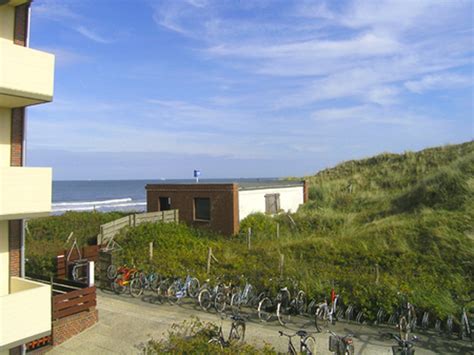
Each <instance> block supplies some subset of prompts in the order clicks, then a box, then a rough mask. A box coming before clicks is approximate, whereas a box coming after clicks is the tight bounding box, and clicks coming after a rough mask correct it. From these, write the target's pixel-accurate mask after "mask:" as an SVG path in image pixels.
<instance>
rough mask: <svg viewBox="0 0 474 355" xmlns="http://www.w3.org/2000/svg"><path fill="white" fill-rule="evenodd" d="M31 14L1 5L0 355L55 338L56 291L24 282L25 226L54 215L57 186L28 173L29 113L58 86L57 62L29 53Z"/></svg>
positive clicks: (16, 5)
mask: <svg viewBox="0 0 474 355" xmlns="http://www.w3.org/2000/svg"><path fill="white" fill-rule="evenodd" d="M29 14H30V3H29V1H25V0H10V1H9V0H0V354H19V353H21V352H22V351H24V344H25V343H27V342H29V341H31V340H34V339H37V338H40V337H42V336H46V335H48V334H50V333H51V287H50V286H49V285H45V284H41V283H37V282H33V281H30V280H28V279H25V278H24V276H25V249H24V245H25V242H24V239H25V237H24V236H25V234H24V221H25V219H29V218H34V217H37V216H43V215H47V214H48V213H49V212H50V210H51V185H52V173H51V169H50V168H28V167H25V148H26V146H25V136H26V134H25V132H26V107H27V106H30V105H36V104H41V103H44V102H49V101H51V100H52V97H53V82H54V56H53V55H52V54H49V53H45V52H42V51H38V50H35V49H32V48H29V47H28V33H29V28H28V25H29Z"/></svg>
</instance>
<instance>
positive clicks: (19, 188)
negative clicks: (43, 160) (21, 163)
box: [0, 167, 52, 220]
mask: <svg viewBox="0 0 474 355" xmlns="http://www.w3.org/2000/svg"><path fill="white" fill-rule="evenodd" d="M51 190H52V170H51V168H19V167H18V168H17V167H5V168H0V220H6V219H22V218H33V217H41V216H46V215H48V214H49V213H50V212H51Z"/></svg>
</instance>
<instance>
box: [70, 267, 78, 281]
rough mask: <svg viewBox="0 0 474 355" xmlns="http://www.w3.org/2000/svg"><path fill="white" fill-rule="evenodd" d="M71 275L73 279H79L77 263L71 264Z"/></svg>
mask: <svg viewBox="0 0 474 355" xmlns="http://www.w3.org/2000/svg"><path fill="white" fill-rule="evenodd" d="M71 275H72V279H73V280H74V281H79V265H74V266H73V268H72V272H71Z"/></svg>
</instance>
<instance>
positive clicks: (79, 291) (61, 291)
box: [27, 274, 97, 320]
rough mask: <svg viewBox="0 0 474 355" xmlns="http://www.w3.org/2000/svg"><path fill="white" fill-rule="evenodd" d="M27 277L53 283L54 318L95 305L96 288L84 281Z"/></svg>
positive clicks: (75, 312) (28, 275) (66, 315)
mask: <svg viewBox="0 0 474 355" xmlns="http://www.w3.org/2000/svg"><path fill="white" fill-rule="evenodd" d="M27 278H29V279H32V280H34V281H37V282H42V283H45V284H49V285H51V288H52V292H53V300H52V310H51V311H52V319H53V320H57V319H61V318H65V317H68V316H71V315H74V314H77V313H80V312H82V311H86V310H89V309H90V308H92V307H95V306H96V304H97V301H96V288H95V286H92V287H87V286H86V285H84V284H83V283H80V282H75V281H70V280H64V279H59V278H53V279H51V278H48V277H46V276H42V275H36V274H27Z"/></svg>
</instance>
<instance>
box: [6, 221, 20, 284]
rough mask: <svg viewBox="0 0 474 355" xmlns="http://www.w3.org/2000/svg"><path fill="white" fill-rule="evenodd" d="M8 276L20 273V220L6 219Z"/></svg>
mask: <svg viewBox="0 0 474 355" xmlns="http://www.w3.org/2000/svg"><path fill="white" fill-rule="evenodd" d="M8 249H9V257H10V276H17V277H19V276H20V275H21V266H20V264H21V260H20V258H21V220H18V219H17V220H11V221H8Z"/></svg>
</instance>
